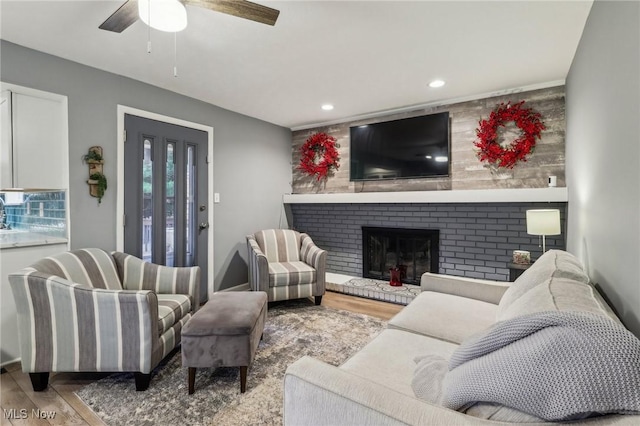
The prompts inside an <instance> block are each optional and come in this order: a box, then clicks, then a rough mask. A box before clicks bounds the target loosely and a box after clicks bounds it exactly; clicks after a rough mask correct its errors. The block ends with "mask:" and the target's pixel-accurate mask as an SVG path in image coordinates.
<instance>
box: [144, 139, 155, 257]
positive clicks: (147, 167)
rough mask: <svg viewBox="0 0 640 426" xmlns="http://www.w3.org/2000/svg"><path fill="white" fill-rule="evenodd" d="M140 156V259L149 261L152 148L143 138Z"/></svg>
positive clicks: (150, 248) (151, 205) (151, 213)
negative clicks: (141, 154) (141, 155)
mask: <svg viewBox="0 0 640 426" xmlns="http://www.w3.org/2000/svg"><path fill="white" fill-rule="evenodd" d="M143 144H144V146H143V150H144V151H143V157H142V259H143V260H145V261H146V262H151V252H152V245H151V243H152V232H151V230H152V229H153V198H152V192H153V148H152V141H151V140H149V139H144V142H143Z"/></svg>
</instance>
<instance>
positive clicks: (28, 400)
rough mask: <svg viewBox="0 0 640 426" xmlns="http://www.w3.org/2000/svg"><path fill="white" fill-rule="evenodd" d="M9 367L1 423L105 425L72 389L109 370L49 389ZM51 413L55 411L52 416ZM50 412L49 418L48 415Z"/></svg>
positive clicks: (381, 309)
mask: <svg viewBox="0 0 640 426" xmlns="http://www.w3.org/2000/svg"><path fill="white" fill-rule="evenodd" d="M322 306H326V307H329V308H333V309H341V310H345V311H351V312H358V313H362V314H365V315H370V316H372V317H376V318H381V319H383V320H388V319H390V318H391V317H393V316H394V315H395V314H396V313H398V312H399V311H400V310H401V309H402V308H403V306H402V305H396V304H393V303H387V302H381V301H378V300H371V299H363V298H360V297H355V296H349V295H346V294H342V293H334V292H327V293H326V294H325V295H324V296H323V298H322ZM6 370H7V371H6V372H4V373H3V374H2V375H0V393H1V397H0V407H1V408H2V413H1V414H0V425H48V424H52V425H104V423H103V422H102V420H100V418H99V417H98V416H96V415H95V414H94V413H93V411H92V410H91V409H90V408H89V407H88V406H86V405H85V404H84V403H83V402H82V401H81V400H80V399H79V398H78V397H77V396H76V395H75V394H74V393H73V392H74V391H76V390H78V389H80V388H82V387H83V386H86V385H88V384H90V383H92V382H93V381H95V380H98V379H99V378H101V377H104V376H106V375H107V374H101V373H95V374H92V373H82V374H80V373H52V374H51V377H50V378H49V387H48V388H47V390H46V391H44V392H34V391H33V389H32V388H31V381H30V380H29V375H28V374H26V373H23V372H22V371H21V368H20V364H18V363H16V364H11V365H9V366H7V367H6ZM52 413H55V415H54V416H51V414H52ZM38 414H39V415H40V416H41V417H40V418H38ZM47 414H49V418H46V417H47Z"/></svg>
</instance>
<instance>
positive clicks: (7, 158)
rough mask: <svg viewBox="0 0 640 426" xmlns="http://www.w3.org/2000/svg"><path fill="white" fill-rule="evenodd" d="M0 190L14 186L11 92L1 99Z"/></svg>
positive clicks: (3, 95)
mask: <svg viewBox="0 0 640 426" xmlns="http://www.w3.org/2000/svg"><path fill="white" fill-rule="evenodd" d="M0 117H1V119H0V123H1V124H0V138H1V140H2V142H0V188H11V187H12V186H13V153H12V152H11V151H12V147H11V92H10V91H9V90H3V91H2V96H1V97H0Z"/></svg>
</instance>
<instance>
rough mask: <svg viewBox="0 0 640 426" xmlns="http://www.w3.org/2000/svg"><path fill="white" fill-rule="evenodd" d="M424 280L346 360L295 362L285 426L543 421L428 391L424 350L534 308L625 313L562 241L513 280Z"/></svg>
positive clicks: (631, 420) (444, 348) (435, 351)
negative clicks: (421, 367) (448, 400)
mask: <svg viewBox="0 0 640 426" xmlns="http://www.w3.org/2000/svg"><path fill="white" fill-rule="evenodd" d="M421 286H422V293H421V294H420V295H419V296H418V297H417V298H416V299H415V300H414V301H413V302H411V303H410V304H409V305H408V306H407V307H406V308H404V309H403V310H402V311H401V312H400V313H399V314H398V315H396V316H395V317H394V318H393V319H391V321H389V323H388V326H387V329H385V330H384V331H382V332H381V333H380V334H379V335H378V336H377V337H376V338H375V339H374V340H373V341H371V342H370V343H369V344H368V345H367V346H365V347H364V348H363V349H362V350H360V351H359V352H358V353H356V354H355V355H354V356H352V357H351V358H350V359H349V360H347V361H346V362H345V363H344V364H343V365H341V366H339V367H335V366H332V365H328V364H326V363H324V362H321V361H319V360H316V359H314V358H311V357H304V358H301V359H300V360H298V361H297V362H295V363H294V364H292V365H291V366H290V367H289V368H288V369H287V372H286V375H285V379H284V424H285V425H356V424H357V425H361V424H368V425H378V424H385V425H395V424H398V425H400V424H409V425H445V424H455V425H485V424H486V425H489V424H491V425H496V424H507V423H528V424H537V423H544V422H543V421H542V420H540V419H539V418H536V417H533V416H530V415H528V414H526V413H522V412H520V411H517V410H514V409H512V408H508V407H504V406H500V405H497V404H490V403H478V404H475V405H473V406H471V407H467V408H466V410H465V412H460V411H455V410H451V409H448V408H444V407H443V406H441V405H439V404H436V403H432V402H427V401H425V400H424V399H420V398H418V397H417V396H416V394H415V392H414V387H412V380H413V379H414V374H415V371H416V366H417V364H416V359H417V358H420V357H422V356H424V355H425V354H430V355H438V356H441V357H443V358H445V359H447V360H448V359H449V358H450V357H451V355H452V354H453V353H454V351H455V350H456V349H457V348H458V347H459V345H460V344H461V343H462V342H464V341H465V340H467V339H469V338H470V337H472V336H475V335H478V334H480V333H482V332H483V331H485V330H486V329H487V328H488V327H490V326H492V325H493V324H495V323H496V322H498V321H504V320H508V319H511V318H515V317H518V316H522V315H526V314H532V313H536V312H542V311H558V312H569V311H577V312H591V313H595V314H597V315H601V316H604V317H608V318H611V319H612V320H614V321H616V322H619V320H618V318H617V317H616V316H615V314H614V313H613V311H612V310H611V309H610V308H609V307H608V306H607V304H606V303H605V301H604V300H603V298H602V297H601V296H600V295H599V294H598V292H597V291H596V290H595V288H594V287H593V286H592V285H591V284H589V277H588V276H587V275H586V273H585V272H584V270H583V268H582V266H581V264H580V262H579V261H578V260H577V259H576V258H575V257H573V256H572V255H570V254H569V253H566V252H563V251H558V250H551V251H549V252H547V253H545V254H544V255H543V256H541V257H540V259H539V260H538V261H537V262H536V263H535V264H534V265H533V266H532V267H531V268H529V269H528V270H527V271H525V273H524V274H523V275H522V276H521V277H519V278H518V280H516V282H514V283H505V282H494V281H486V280H475V279H467V278H458V277H451V276H445V275H436V274H429V273H427V274H424V275H423V277H422V281H421ZM436 385H438V384H435V383H434V386H436ZM572 423H574V424H590V425H622V424H625V425H627V424H628V425H638V424H640V416H636V415H620V414H610V415H606V416H599V417H593V418H589V419H583V420H577V421H574V422H572Z"/></svg>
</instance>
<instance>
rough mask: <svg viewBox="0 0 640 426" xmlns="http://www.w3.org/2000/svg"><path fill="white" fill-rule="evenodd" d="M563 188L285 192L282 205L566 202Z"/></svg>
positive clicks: (565, 193) (566, 193) (567, 198)
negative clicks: (328, 192)
mask: <svg viewBox="0 0 640 426" xmlns="http://www.w3.org/2000/svg"><path fill="white" fill-rule="evenodd" d="M568 200H569V195H568V191H567V188H566V187H563V188H523V189H466V190H451V191H405V192H358V193H339V194H285V195H284V197H283V202H284V203H285V204H321V203H322V204H331V203H340V204H349V203H530V202H567V201H568Z"/></svg>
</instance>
